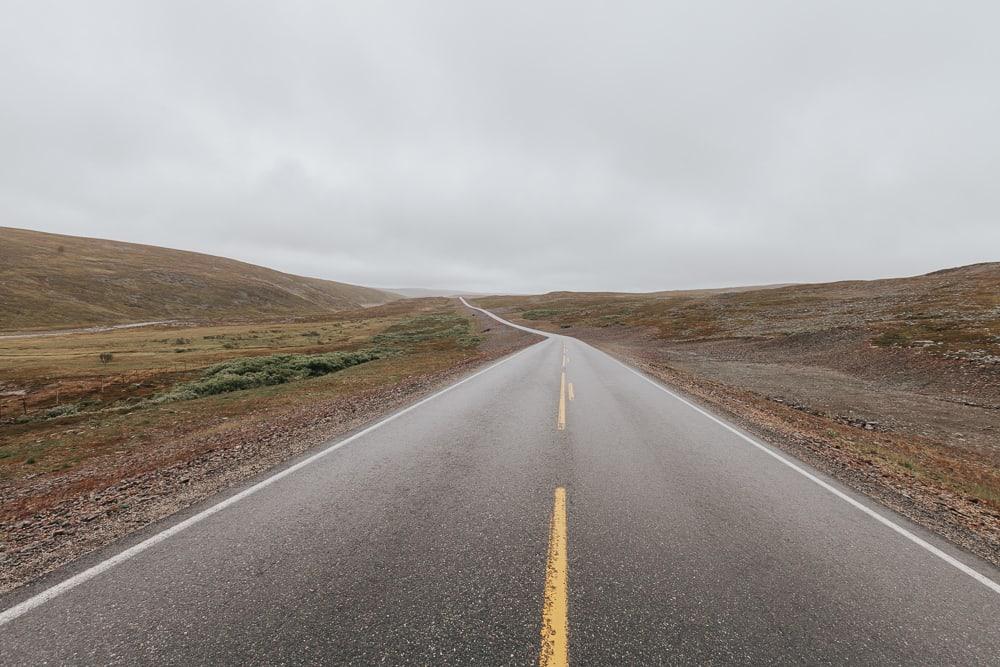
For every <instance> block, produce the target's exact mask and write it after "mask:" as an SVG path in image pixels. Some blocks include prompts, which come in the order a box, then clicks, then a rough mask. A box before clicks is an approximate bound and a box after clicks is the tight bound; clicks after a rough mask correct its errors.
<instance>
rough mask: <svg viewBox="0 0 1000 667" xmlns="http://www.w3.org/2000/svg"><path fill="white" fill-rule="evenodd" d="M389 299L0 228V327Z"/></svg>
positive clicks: (183, 257) (188, 256)
mask: <svg viewBox="0 0 1000 667" xmlns="http://www.w3.org/2000/svg"><path fill="white" fill-rule="evenodd" d="M398 298H399V296H398V295H396V294H391V293H389V292H385V291H382V290H377V289H371V288H368V287H359V286H357V285H348V284H344V283H337V282H333V281H329V280H319V279H317V278H303V277H301V276H294V275H291V274H287V273H281V272H279V271H273V270H271V269H267V268H264V267H261V266H255V265H253V264H247V263H245V262H238V261H236V260H232V259H226V258H223V257H213V256H211V255H204V254H201V253H196V252H187V251H183V250H171V249H169V248H159V247H155V246H147V245H139V244H135V243H121V242H118V241H106V240H101V239H91V238H82V237H76V236H64V235H60V234H47V233H44V232H36V231H29V230H24V229H13V228H10V227H0V331H24V330H32V329H49V328H60V327H82V326H94V325H109V324H121V323H128V322H143V321H152V320H171V319H181V320H183V319H205V320H229V321H233V320H254V319H267V318H280V317H302V316H315V315H319V314H322V313H325V312H330V311H334V310H344V309H348V308H358V307H361V306H368V305H377V304H382V303H386V302H388V301H393V300H395V299H398Z"/></svg>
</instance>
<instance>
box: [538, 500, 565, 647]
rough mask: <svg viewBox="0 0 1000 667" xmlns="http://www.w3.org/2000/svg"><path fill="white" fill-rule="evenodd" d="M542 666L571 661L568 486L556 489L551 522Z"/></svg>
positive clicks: (543, 610)
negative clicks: (567, 555)
mask: <svg viewBox="0 0 1000 667" xmlns="http://www.w3.org/2000/svg"><path fill="white" fill-rule="evenodd" d="M538 664H539V665H541V667H564V666H565V665H569V587H568V565H567V562H566V489H565V488H563V487H561V486H560V487H559V488H557V489H556V492H555V501H554V504H553V507H552V523H551V525H550V526H549V560H548V566H547V567H546V570H545V604H544V606H543V607H542V650H541V654H540V655H539V657H538Z"/></svg>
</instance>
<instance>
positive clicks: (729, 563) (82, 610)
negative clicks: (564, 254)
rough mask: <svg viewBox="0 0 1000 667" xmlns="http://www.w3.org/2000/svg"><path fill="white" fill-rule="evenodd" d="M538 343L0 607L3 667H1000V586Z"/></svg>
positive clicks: (676, 400) (615, 378) (774, 457)
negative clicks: (752, 666) (806, 666)
mask: <svg viewBox="0 0 1000 667" xmlns="http://www.w3.org/2000/svg"><path fill="white" fill-rule="evenodd" d="M498 319H499V318H498ZM545 335H546V336H547V338H546V340H545V341H543V342H540V343H538V344H536V345H533V346H532V347H530V348H528V349H526V350H524V351H522V352H519V353H517V354H515V355H512V356H511V357H508V358H507V359H505V360H504V361H502V362H501V363H499V364H497V365H495V366H492V367H490V368H488V369H486V370H484V371H480V372H478V373H476V374H474V375H473V376H471V377H469V378H467V379H465V380H463V381H462V382H461V383H459V384H458V385H455V386H453V387H451V388H450V389H448V390H446V391H444V392H442V393H439V394H436V395H434V396H432V397H430V398H428V399H425V400H423V401H421V402H419V403H418V404H416V405H414V406H411V407H410V408H408V409H407V410H405V411H403V412H401V413H397V414H396V415H394V416H393V417H391V418H389V419H388V420H385V421H383V422H379V423H378V424H375V425H373V426H371V427H368V428H367V429H364V430H362V431H360V432H359V433H356V434H354V435H352V436H350V437H349V438H347V439H343V440H341V441H338V442H335V443H331V444H330V445H328V446H327V448H326V449H322V450H317V451H316V453H313V454H311V455H310V456H308V457H305V458H302V459H300V460H298V461H296V462H293V463H292V464H290V466H289V467H285V468H284V469H283V470H282V471H280V472H277V473H272V474H271V476H270V477H265V478H262V479H261V480H258V481H257V483H256V484H255V485H253V484H249V485H247V486H246V487H242V488H240V489H237V490H234V491H233V492H231V493H230V494H228V495H225V496H219V497H216V498H214V499H212V500H210V501H209V502H206V503H204V504H202V505H201V506H199V507H196V508H193V509H192V510H190V511H188V512H186V513H184V514H182V515H180V516H178V517H174V518H172V519H170V520H168V521H165V522H162V523H160V524H157V525H155V526H153V527H152V528H150V529H149V530H147V531H144V532H143V533H141V534H139V535H136V536H134V537H133V538H131V539H130V540H128V541H126V542H125V543H122V544H119V545H113V546H112V547H110V548H108V549H106V550H103V551H101V552H99V553H97V554H95V555H93V556H92V557H90V558H88V559H85V560H84V561H82V562H81V563H78V564H76V565H73V566H71V567H68V568H64V569H63V570H60V571H58V572H56V573H54V574H53V575H51V576H49V577H46V578H44V579H43V580H42V581H40V582H37V583H36V584H34V585H32V586H30V587H28V588H26V589H23V590H21V591H18V592H15V593H14V594H11V595H8V596H6V597H5V598H0V603H2V604H0V608H3V609H6V611H4V612H2V613H0V623H2V626H0V664H3V665H22V664H23V665H35V664H41V663H43V662H48V663H50V664H63V663H120V664H137V663H161V664H177V665H191V664H205V663H226V664H263V663H268V664H275V663H285V664H316V663H355V664H375V663H378V664H442V663H449V664H463V665H469V664H537V663H538V662H539V659H540V657H541V658H542V660H543V662H546V661H547V664H564V663H565V661H566V660H568V661H569V662H571V663H579V664H662V663H667V664H681V663H684V664H689V663H742V664H745V663H760V662H779V663H844V662H852V663H861V664H873V663H877V664H943V663H948V664H956V663H961V664H989V663H992V664H996V662H997V660H998V656H1000V622H998V619H1000V586H998V585H997V583H996V582H997V581H998V580H1000V576H998V574H1000V573H998V571H997V570H996V569H995V568H993V567H991V566H990V565H989V564H987V563H985V562H983V561H981V560H979V559H977V558H975V557H973V556H970V555H968V554H966V553H964V552H962V551H960V550H958V549H956V548H954V547H952V546H950V545H948V544H947V543H945V542H944V541H942V540H940V539H939V538H937V537H936V536H934V535H931V534H929V533H928V532H926V531H924V530H922V529H921V528H919V527H917V526H915V525H913V524H912V523H910V522H908V521H907V520H906V519H904V518H902V517H899V516H897V515H894V514H893V513H891V512H889V511H888V510H886V509H884V508H881V507H878V506H875V505H874V504H873V503H870V502H869V501H868V500H866V499H863V498H860V497H858V496H857V495H856V494H854V493H853V492H851V491H849V490H847V489H845V488H843V487H841V486H840V485H839V484H837V483H836V482H834V481H831V480H830V479H828V478H826V477H825V476H824V475H822V474H821V473H818V472H816V471H814V470H812V469H810V468H809V467H808V466H806V465H804V464H801V463H797V462H795V461H793V460H791V459H789V458H788V457H787V456H786V455H783V454H778V453H777V452H775V451H773V450H771V449H769V448H768V447H766V446H765V445H763V444H761V443H759V442H756V441H754V440H753V439H752V438H750V437H749V436H747V435H746V434H743V433H742V432H740V431H739V430H738V429H735V428H733V427H732V426H730V425H728V424H726V423H724V422H723V421H721V420H719V419H717V418H715V417H713V416H712V415H710V414H708V413H706V412H704V411H702V410H701V409H700V408H697V407H696V406H693V405H691V404H689V403H687V402H685V401H684V400H682V399H681V398H680V397H678V396H675V395H673V394H671V393H670V392H669V391H668V390H666V389H664V388H663V387H661V386H660V385H658V384H656V383H655V382H653V381H651V380H649V379H647V378H645V377H644V376H642V375H640V374H639V373H637V372H636V371H634V370H632V369H629V368H627V367H625V366H623V365H621V364H620V363H619V362H617V361H615V360H614V359H612V358H610V357H608V356H607V355H605V354H604V353H602V352H599V351H597V350H595V349H594V348H591V347H589V346H588V345H586V344H585V343H582V342H580V341H577V340H574V339H571V338H566V337H562V336H556V335H550V334H545ZM543 628H545V630H544V631H543Z"/></svg>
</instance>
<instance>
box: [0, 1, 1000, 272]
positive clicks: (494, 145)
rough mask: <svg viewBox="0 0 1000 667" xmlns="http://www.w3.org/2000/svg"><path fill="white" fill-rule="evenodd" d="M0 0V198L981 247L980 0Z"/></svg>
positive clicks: (745, 252) (876, 261)
mask: <svg viewBox="0 0 1000 667" xmlns="http://www.w3.org/2000/svg"><path fill="white" fill-rule="evenodd" d="M3 13H4V21H3V22H2V23H0V89H2V90H3V91H4V94H3V97H2V99H0V146H2V149H3V150H2V151H0V214H2V216H3V218H2V223H0V224H6V225H11V226H19V227H29V228H34V229H41V230H46V231H56V232H64V233H71V234H83V235H90V236H102V237H108V238H115V239H122V240H131V241H139V242H146V243H154V244H158V245H167V246H171V247H181V248H186V249H192V250H200V251H203V252H209V253H215V254H223V255H227V256H232V257H237V258H240V259H245V260H248V261H253V262H257V263H261V264H265V265H268V266H273V267H275V268H280V269H283V270H287V271H292V272H296V273H303V274H307V275H315V276H320V277H326V278H332V279H338V280H346V281H351V282H357V283H364V284H373V285H382V286H405V285H413V286H431V287H458V288H465V289H475V290H497V291H544V290H550V289H609V290H625V289H630V290H654V289H668V288H684V287H695V286H715V285H725V284H735V283H743V284H745V283H763V282H786V281H806V280H831V279H842V278H854V277H875V276H884V275H900V274H910V273H918V272H923V271H926V270H931V269H935V268H941V267H944V266H951V265H958V264H964V263H969V262H974V261H983V260H991V259H992V260H996V259H998V257H997V254H998V253H997V249H1000V224H998V221H997V215H998V211H1000V188H997V187H996V186H995V184H994V177H995V174H997V173H998V172H1000V169H998V168H1000V129H998V126H997V123H996V118H998V117H1000V83H998V81H1000V79H998V77H997V76H996V63H997V62H1000V42H998V41H997V40H996V39H995V37H994V34H993V31H994V26H995V25H996V23H997V20H998V19H1000V11H998V10H997V9H996V7H995V5H994V4H993V3H947V4H945V3H921V2H914V1H909V0H908V1H906V2H882V3H876V4H873V3H863V2H856V3H852V2H826V3H824V2H817V3H801V2H757V3H735V2H725V3H723V2H697V3H694V2H691V3H669V4H668V3H659V2H649V3H608V2H590V3H588V2H564V3H551V2H549V3H545V2H543V3H485V2H483V3H478V2H465V1H457V0H456V1H455V2H433V3H405V2H401V3H378V2H367V1H366V2H358V3H352V4H350V5H348V4H346V3H342V4H330V3H297V2H274V3H263V2H262V3H245V2H230V3H201V2H177V1H172V2H163V3H134V2H121V3H101V2H98V3H85V4H81V3H72V2H63V3H45V2H6V3H4V8H3Z"/></svg>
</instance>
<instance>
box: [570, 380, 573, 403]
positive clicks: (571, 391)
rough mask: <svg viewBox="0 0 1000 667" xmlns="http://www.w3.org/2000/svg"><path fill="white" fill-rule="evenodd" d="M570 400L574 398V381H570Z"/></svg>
mask: <svg viewBox="0 0 1000 667" xmlns="http://www.w3.org/2000/svg"><path fill="white" fill-rule="evenodd" d="M569 400H571V401H572V400H573V383H572V382H570V383H569Z"/></svg>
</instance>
